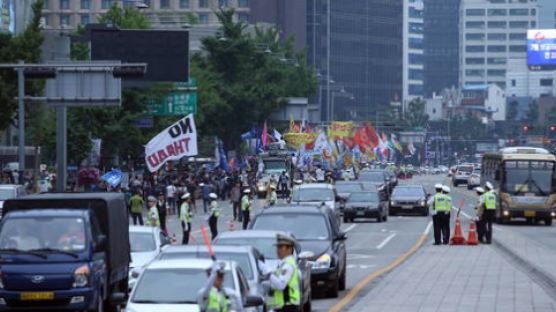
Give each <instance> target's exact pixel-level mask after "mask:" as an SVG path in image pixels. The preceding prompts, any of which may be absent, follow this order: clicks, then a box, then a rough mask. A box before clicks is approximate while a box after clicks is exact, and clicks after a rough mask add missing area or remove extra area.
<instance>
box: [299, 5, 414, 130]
mask: <svg viewBox="0 0 556 312" xmlns="http://www.w3.org/2000/svg"><path fill="white" fill-rule="evenodd" d="M328 4H330V11H329V10H328V8H329V7H328ZM329 12H330V14H328V13H329ZM328 21H330V23H328ZM402 24H403V1H402V0H350V1H334V0H307V45H308V47H309V49H308V56H309V57H308V58H309V62H310V63H311V64H314V65H315V68H316V70H317V72H318V73H319V74H320V77H321V82H320V86H319V95H318V96H317V99H316V101H317V102H318V103H320V106H321V114H322V118H323V120H328V118H327V117H328V116H329V110H328V108H330V110H332V112H333V114H332V115H333V117H332V118H333V119H336V120H346V119H354V118H374V117H375V112H376V111H378V110H383V109H384V108H385V107H388V106H389V105H390V103H391V102H393V101H400V100H401V97H402V72H403V64H402V54H403V50H402V41H403V39H402V28H403V26H402ZM328 26H329V28H330V32H328ZM328 34H330V36H328ZM328 48H329V49H328ZM328 77H330V80H329V81H327V80H328ZM328 95H329V98H328V99H327V96H328ZM329 104H330V105H329ZM332 106H333V108H332Z"/></svg>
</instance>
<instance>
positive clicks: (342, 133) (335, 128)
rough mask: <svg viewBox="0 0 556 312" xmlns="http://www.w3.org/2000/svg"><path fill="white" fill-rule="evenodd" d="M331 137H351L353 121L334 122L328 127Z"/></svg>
mask: <svg viewBox="0 0 556 312" xmlns="http://www.w3.org/2000/svg"><path fill="white" fill-rule="evenodd" d="M328 135H329V136H331V137H348V138H352V137H353V121H334V122H333V123H332V126H330V133H329V134H328Z"/></svg>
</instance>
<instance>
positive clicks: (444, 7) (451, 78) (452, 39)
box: [423, 0, 460, 98]
mask: <svg viewBox="0 0 556 312" xmlns="http://www.w3.org/2000/svg"><path fill="white" fill-rule="evenodd" d="M423 3H424V10H423V12H424V14H423V21H424V47H423V48H424V77H423V85H424V91H425V97H427V98H429V97H432V95H433V93H436V94H439V93H440V92H441V91H442V90H444V89H446V88H452V87H456V88H457V87H458V85H459V83H458V75H459V72H458V67H459V61H458V60H459V48H458V47H459V5H460V0H423Z"/></svg>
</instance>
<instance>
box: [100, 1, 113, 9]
mask: <svg viewBox="0 0 556 312" xmlns="http://www.w3.org/2000/svg"><path fill="white" fill-rule="evenodd" d="M111 2H112V1H110V0H102V6H101V7H102V9H103V10H108V9H110V5H111V4H112V3H111Z"/></svg>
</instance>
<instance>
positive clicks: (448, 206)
mask: <svg viewBox="0 0 556 312" xmlns="http://www.w3.org/2000/svg"><path fill="white" fill-rule="evenodd" d="M448 194H450V187H448V186H447V185H443V186H442V195H444V197H445V198H446V203H445V204H444V205H445V206H444V212H443V213H441V214H440V215H441V216H442V217H441V218H440V220H441V229H442V243H443V244H444V245H447V244H448V242H449V241H450V211H451V210H452V197H451V196H450V195H448Z"/></svg>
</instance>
